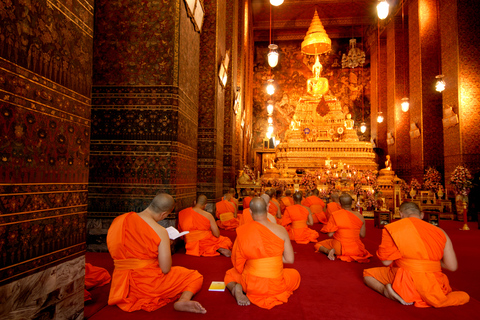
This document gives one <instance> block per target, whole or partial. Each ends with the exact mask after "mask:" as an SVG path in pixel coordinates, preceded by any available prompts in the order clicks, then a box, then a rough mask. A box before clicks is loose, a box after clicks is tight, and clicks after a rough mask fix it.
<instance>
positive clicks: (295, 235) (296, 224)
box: [282, 192, 318, 244]
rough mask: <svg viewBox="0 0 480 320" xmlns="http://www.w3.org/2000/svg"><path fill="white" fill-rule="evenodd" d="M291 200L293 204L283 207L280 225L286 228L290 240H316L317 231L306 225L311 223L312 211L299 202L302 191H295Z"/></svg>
mask: <svg viewBox="0 0 480 320" xmlns="http://www.w3.org/2000/svg"><path fill="white" fill-rule="evenodd" d="M293 201H294V203H295V204H294V205H293V206H290V207H287V208H286V209H285V214H284V215H283V218H282V225H283V226H284V227H286V229H287V230H288V234H289V235H290V240H295V242H297V243H300V244H307V243H309V242H317V238H318V232H317V231H315V230H313V229H310V228H309V227H308V226H311V225H313V218H312V211H310V209H309V208H308V207H305V206H302V205H301V204H300V203H301V202H302V193H301V192H295V194H294V195H293Z"/></svg>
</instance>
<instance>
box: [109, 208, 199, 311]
mask: <svg viewBox="0 0 480 320" xmlns="http://www.w3.org/2000/svg"><path fill="white" fill-rule="evenodd" d="M160 242H161V239H160V237H159V236H158V235H157V233H156V232H155V231H154V230H153V229H152V228H151V227H150V225H148V224H147V223H146V222H145V221H144V220H143V219H142V218H141V217H140V216H138V214H136V213H135V212H129V213H125V214H123V215H121V216H119V217H117V218H115V220H113V223H112V225H111V226H110V229H109V230H108V235H107V245H108V250H109V252H110V255H111V256H112V258H113V259H114V260H115V262H116V264H117V265H119V264H120V265H121V264H124V263H123V262H122V260H126V263H132V264H133V266H135V260H138V261H137V262H136V266H140V265H141V264H147V265H146V266H143V267H139V268H132V269H128V268H123V267H124V266H123V267H122V268H117V267H116V268H115V270H114V271H113V276H112V286H111V289H110V295H109V298H108V304H109V305H114V304H116V305H118V306H119V307H120V308H121V309H122V310H124V311H129V312H131V311H136V310H140V309H143V310H146V311H153V310H156V309H158V308H160V307H162V306H164V305H166V304H167V303H169V302H171V301H174V300H176V299H178V297H180V295H181V294H182V292H184V291H190V292H193V293H197V292H198V291H199V290H200V288H201V287H202V283H203V276H202V275H201V274H200V273H198V271H196V270H189V269H186V268H183V267H172V268H171V269H170V272H168V273H167V274H164V273H163V272H162V269H160V266H159V264H158V246H159V245H160ZM141 260H146V261H147V262H145V263H143V262H140V261H141Z"/></svg>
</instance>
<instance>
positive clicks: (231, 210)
mask: <svg viewBox="0 0 480 320" xmlns="http://www.w3.org/2000/svg"><path fill="white" fill-rule="evenodd" d="M231 197H232V195H231V194H229V193H227V194H225V195H224V197H223V200H222V201H220V202H217V203H216V205H215V207H216V209H217V210H216V215H217V219H219V220H217V225H218V227H219V228H220V229H225V230H233V229H235V228H237V227H238V224H239V219H238V218H237V208H236V207H235V204H234V203H232V202H231V201H230V199H231Z"/></svg>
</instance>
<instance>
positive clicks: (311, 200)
mask: <svg viewBox="0 0 480 320" xmlns="http://www.w3.org/2000/svg"><path fill="white" fill-rule="evenodd" d="M302 204H303V205H304V206H305V207H309V208H310V210H311V211H312V213H313V222H314V223H323V224H326V223H327V222H328V219H327V216H326V215H325V212H324V211H323V208H324V207H325V202H323V200H322V199H320V198H319V197H317V196H310V197H308V198H306V199H305V201H304V202H303V203H302Z"/></svg>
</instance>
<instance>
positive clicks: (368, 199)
mask: <svg viewBox="0 0 480 320" xmlns="http://www.w3.org/2000/svg"><path fill="white" fill-rule="evenodd" d="M363 202H364V204H365V207H367V208H368V207H373V205H374V204H375V195H374V193H373V192H371V191H369V190H367V191H364V193H363Z"/></svg>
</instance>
